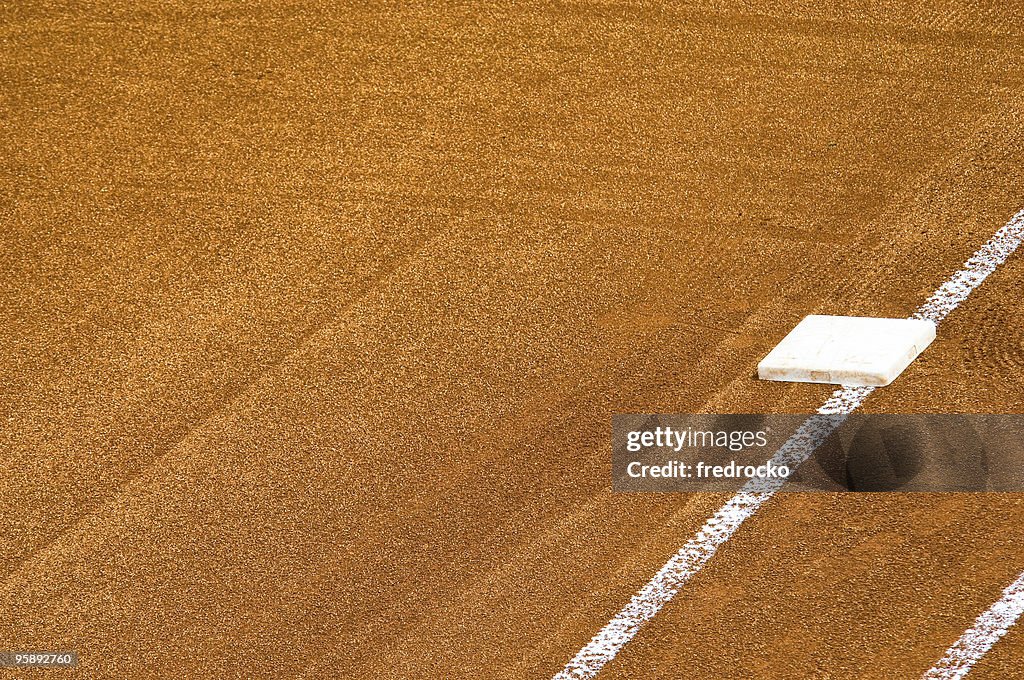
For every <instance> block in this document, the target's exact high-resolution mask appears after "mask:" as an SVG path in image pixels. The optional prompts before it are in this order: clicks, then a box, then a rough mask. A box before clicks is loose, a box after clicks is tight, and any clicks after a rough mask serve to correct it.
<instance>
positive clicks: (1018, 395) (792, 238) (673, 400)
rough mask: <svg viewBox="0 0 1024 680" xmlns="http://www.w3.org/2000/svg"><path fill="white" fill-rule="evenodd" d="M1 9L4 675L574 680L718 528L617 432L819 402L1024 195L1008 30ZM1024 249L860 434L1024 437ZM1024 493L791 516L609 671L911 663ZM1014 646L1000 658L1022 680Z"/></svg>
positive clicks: (865, 669)
mask: <svg viewBox="0 0 1024 680" xmlns="http://www.w3.org/2000/svg"><path fill="white" fill-rule="evenodd" d="M868 5H869V4H868V3H862V4H861V6H860V9H856V10H843V9H840V8H838V7H837V6H836V5H835V4H834V3H819V2H788V3H782V4H776V5H775V6H774V7H773V8H772V9H771V10H770V11H767V10H765V9H764V8H763V7H760V6H759V5H757V4H755V3H744V2H716V3H711V4H710V5H706V4H700V5H698V4H697V3H693V4H679V5H677V6H675V7H672V8H667V7H654V6H649V5H640V4H629V5H625V4H624V5H618V4H586V3H571V4H554V5H548V4H526V5H516V6H515V7H514V8H513V7H505V8H499V7H495V6H484V5H482V4H479V3H470V4H465V5H458V6H456V5H445V6H444V7H440V6H431V5H426V4H422V5H412V4H408V3H402V4H393V5H381V6H375V7H373V8H363V7H334V8H332V9H326V8H318V9H316V10H314V9H311V8H306V7H304V6H296V5H292V4H290V3H267V4H262V5H259V6H252V5H246V6H229V5H226V4H220V3H209V4H204V5H191V4H184V3H182V4H167V3H150V4H145V3H140V4H137V5H127V4H123V3H119V2H116V3H108V4H105V5H104V6H103V7H94V8H83V7H80V6H78V5H70V4H69V5H59V6H58V5H49V6H45V7H44V6H41V5H33V4H30V3H17V4H15V5H10V4H9V5H6V6H4V7H3V8H2V9H0V35H2V38H0V53H2V54H3V57H4V58H3V60H2V65H0V69H2V71H0V74H2V75H0V82H2V83H3V84H2V86H0V176H2V178H3V180H2V182H0V210H2V220H3V222H2V224H3V226H2V238H3V243H2V246H3V247H2V249H0V263H2V272H3V273H2V275H0V293H2V297H0V321H2V323H0V338H2V339H0V368H2V370H0V376H2V377H0V395H2V397H3V398H2V400H0V422H2V423H3V425H2V427H0V448H2V450H3V452H4V453H3V455H4V459H5V461H6V464H5V474H4V475H2V476H0V518H2V519H0V537H2V543H0V545H2V546H3V549H2V550H0V575H2V583H3V585H2V587H0V621H2V622H3V623H2V624H0V631H2V635H0V639H2V643H0V646H2V647H4V648H8V649H52V648H57V649H74V650H78V652H79V653H80V655H81V662H80V666H79V668H78V670H77V671H68V672H67V673H66V674H67V675H68V676H71V677H75V676H81V677H90V678H92V677H109V678H115V677H196V678H198V677H204V678H205V677H304V678H320V677H323V678H327V677H352V678H363V677H376V678H389V677H394V678H411V677H423V678H427V677H543V676H550V675H551V674H553V673H554V672H556V671H557V670H559V669H560V668H561V667H562V665H563V664H564V663H565V662H566V661H567V660H568V659H569V658H570V657H571V656H572V655H573V654H574V653H575V652H576V651H577V650H578V649H579V648H580V646H581V645H583V644H584V643H585V642H586V641H587V640H588V639H589V638H590V637H591V635H593V634H594V633H595V632H596V631H597V630H598V629H599V628H600V627H601V626H602V625H604V623H605V622H606V621H607V620H608V618H609V617H610V616H611V615H612V614H614V612H616V611H617V610H618V609H619V608H620V607H621V606H622V605H623V604H624V603H625V602H626V601H628V599H629V597H630V595H632V593H633V592H635V591H636V589H637V588H638V587H639V586H641V585H642V584H643V583H645V582H646V581H647V580H648V579H649V578H650V576H651V575H652V574H653V573H654V572H655V571H656V570H657V569H658V568H659V567H660V566H661V565H662V564H663V563H664V561H665V560H666V559H667V558H668V557H669V556H670V555H671V554H672V553H673V552H675V550H676V549H678V547H679V546H680V545H681V544H682V543H683V542H685V540H686V539H687V538H689V537H690V536H691V535H692V534H693V532H694V531H695V530H696V529H697V528H699V526H700V525H701V523H702V522H703V521H704V520H705V519H706V517H707V516H708V515H709V514H710V512H712V511H714V509H716V508H717V507H718V506H719V505H720V504H721V502H722V501H723V500H724V497H722V496H717V495H710V494H694V495H669V494H662V495H623V494H612V493H611V492H610V477H609V467H610V457H609V430H610V416H611V414H613V413H630V412H666V413H685V412H705V411H706V412H740V413H742V412H794V413H800V412H808V411H812V410H813V409H814V408H816V407H817V406H818V405H819V404H820V403H821V402H822V401H823V400H824V398H825V397H826V396H827V394H828V392H829V388H828V387H826V386H820V385H817V386H815V385H802V384H781V383H766V382H759V381H757V380H755V378H754V368H755V366H756V364H757V362H758V360H759V359H760V358H762V357H763V356H764V355H765V354H766V353H767V352H768V350H769V349H770V348H771V347H772V346H773V345H774V344H775V343H776V342H777V341H778V340H779V339H780V338H781V337H782V336H783V335H784V334H785V332H786V331H788V329H789V328H791V327H792V326H793V325H794V324H795V323H796V321H797V320H799V319H800V318H802V317H803V316H804V315H806V314H810V313H825V314H850V315H860V314H870V315H881V316H906V315H907V314H908V313H910V312H911V311H912V310H913V309H914V308H915V307H916V306H917V305H918V304H920V303H921V302H922V301H923V300H924V299H925V297H927V295H928V294H930V293H931V291H932V290H934V288H935V287H936V286H937V285H938V284H939V283H941V282H942V281H943V280H945V278H946V277H947V276H948V275H949V274H950V273H951V272H952V271H954V270H956V269H957V268H958V267H959V266H960V265H961V263H962V262H963V261H964V259H965V258H966V257H967V256H968V255H970V253H971V252H973V251H974V249H975V248H976V247H977V246H978V245H980V244H981V243H983V242H984V241H985V240H986V239H987V238H988V237H989V236H991V234H992V233H993V232H994V231H995V230H996V229H997V228H999V227H1000V226H1002V225H1003V224H1004V223H1005V222H1006V220H1007V219H1008V218H1009V217H1010V216H1011V215H1013V214H1014V213H1015V212H1017V211H1018V210H1019V209H1020V208H1022V207H1024V180H1022V176H1021V173H1020V168H1021V165H1022V160H1024V158H1022V155H1024V151H1022V150H1024V127H1022V123H1024V99H1022V97H1021V95H1020V92H1021V86H1022V84H1024V73H1022V71H1021V67H1022V62H1024V52H1022V48H1024V24H1022V23H1021V22H1022V20H1024V13H1022V11H1021V10H1020V9H1019V8H1017V7H1016V6H1013V5H1010V4H1004V3H996V2H992V3H985V4H984V5H983V6H979V5H978V4H977V3H966V2H964V3H942V4H936V5H935V6H934V7H933V8H931V9H928V10H927V11H922V10H911V9H909V7H904V6H902V5H898V4H895V3H889V2H884V3H883V2H878V3H870V7H869V6H868ZM1022 298H1024V258H1022V257H1021V256H1020V255H1017V256H1014V257H1012V258H1011V259H1010V260H1009V261H1008V262H1007V263H1006V264H1005V265H1004V266H1003V267H1001V268H1000V270H999V271H998V272H996V274H994V275H993V276H992V277H991V278H990V279H989V280H988V281H987V282H986V283H985V284H984V285H983V286H982V287H981V288H979V289H978V291H976V293H975V294H974V295H973V296H972V297H971V298H970V299H969V300H968V301H967V302H966V303H965V304H964V305H963V306H962V307H961V308H960V309H959V310H957V311H956V312H954V313H953V315H951V316H950V317H949V319H947V320H946V321H945V322H944V323H943V324H942V326H941V327H940V329H939V334H938V338H937V339H936V341H935V342H934V343H933V345H932V346H931V347H930V348H929V349H928V351H927V352H926V353H925V354H924V355H922V357H921V358H920V359H918V361H917V362H915V364H914V365H913V366H911V367H910V369H908V370H907V372H906V373H905V374H904V375H903V376H902V377H900V379H899V380H898V381H897V382H896V383H894V384H893V385H892V386H890V387H887V388H884V390H879V391H877V392H876V393H875V394H874V395H873V396H872V397H871V398H870V399H869V401H868V402H867V403H866V404H865V406H864V410H865V411H868V412H995V413H1006V412H1022V411H1024V370H1022V367H1024V340H1022V338H1024V319H1022V312H1021V306H1020V300H1021V299H1022ZM1022 520H1024V497H1022V496H1020V495H1013V494H1005V495H995V494H986V495H981V494H973V495H972V494H963V495H957V494H945V495H919V494H915V495H905V496H904V495H898V494H885V495H871V496H857V495H852V494H851V495H831V494H829V495H825V494H814V495H802V494H792V495H785V496H780V497H778V498H776V499H774V500H773V501H771V503H770V504H769V505H767V506H766V507H765V508H764V509H763V511H762V512H760V513H759V514H758V515H757V516H755V517H754V518H753V519H751V520H750V521H749V522H748V523H747V524H746V525H745V526H744V527H743V528H742V529H741V530H740V531H739V532H738V533H737V535H736V536H735V537H734V539H733V540H731V541H730V542H729V543H728V544H726V545H725V546H724V547H723V548H722V549H721V550H720V552H719V554H718V555H717V556H716V557H715V558H714V559H713V560H712V561H711V562H710V563H709V565H708V566H707V568H706V569H705V570H704V571H703V572H702V573H701V574H699V575H698V576H697V577H696V578H694V580H693V581H692V582H691V583H689V584H688V585H687V586H686V588H685V590H684V591H683V592H682V593H681V594H680V595H679V596H678V597H677V598H676V599H675V600H674V601H673V602H672V603H670V604H669V605H668V606H667V607H666V608H665V610H664V611H663V612H662V613H661V614H660V615H659V617H658V618H656V619H655V620H654V621H653V622H652V623H651V624H650V625H649V626H648V627H646V628H645V629H644V630H643V631H641V633H640V634H639V635H638V636H637V638H636V639H635V640H634V641H633V642H632V643H631V644H630V645H629V646H628V647H627V648H626V649H625V650H624V651H623V652H622V654H621V655H620V656H619V658H617V659H616V660H615V661H614V662H613V663H612V664H611V665H609V667H608V668H607V671H606V674H607V676H608V677H623V678H626V677H645V678H646V677H678V676H679V675H680V674H684V673H685V674H686V675H687V677H694V678H704V677H706V678H721V677H737V678H749V677H794V678H795V677H822V678H824V677H831V678H846V677H858V678H863V677H877V678H893V677H917V676H919V675H920V674H921V673H922V672H924V671H925V670H926V669H927V668H929V666H930V665H931V664H932V663H934V661H935V660H937V659H938V658H939V657H940V656H941V655H942V653H943V651H944V650H945V649H946V647H947V646H948V645H949V644H950V643H952V642H953V641H954V640H955V639H956V638H957V636H959V635H960V633H962V632H963V630H964V629H965V628H967V627H968V626H969V625H970V624H971V622H972V621H973V620H974V617H975V616H977V615H978V614H979V613H980V612H981V611H982V610H984V609H985V608H986V607H987V606H988V605H989V604H990V603H991V602H992V601H994V600H995V599H996V598H997V597H998V595H999V592H1000V590H1001V589H1002V588H1003V587H1005V586H1006V584H1008V583H1009V582H1010V581H1012V580H1013V578H1015V577H1016V575H1017V574H1018V573H1020V572H1021V571H1022V570H1024V550H1022V547H1021V546H1022V544H1024V543H1022V541H1024V521H1022ZM1022 653H1024V637H1022V634H1021V632H1020V631H1019V630H1014V631H1011V632H1010V634H1009V635H1008V636H1007V637H1006V638H1004V639H1003V640H1002V641H1001V642H1000V643H999V644H998V645H997V646H996V647H995V648H993V650H992V652H991V653H990V655H988V656H987V657H986V658H985V659H984V660H983V661H982V662H981V663H980V664H979V665H978V666H977V668H976V670H975V673H974V676H976V677H978V678H1008V677H1014V673H1017V672H1018V671H1019V668H1020V665H1021V662H1020V659H1021V655H1022Z"/></svg>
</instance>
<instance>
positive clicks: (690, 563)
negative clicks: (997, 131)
mask: <svg viewBox="0 0 1024 680" xmlns="http://www.w3.org/2000/svg"><path fill="white" fill-rule="evenodd" d="M1022 240H1024V210H1021V211H1020V212H1018V213H1017V214H1016V215H1014V216H1013V217H1012V218H1011V219H1010V221H1009V222H1007V224H1006V225H1005V226H1003V227H1002V228H1001V229H999V230H998V231H997V232H996V233H995V234H994V235H993V236H992V238H990V239H989V240H988V241H987V242H986V243H985V244H984V245H983V246H981V248H979V249H978V250H977V252H975V253H974V255H972V256H971V257H970V259H968V260H967V262H965V263H964V266H963V267H962V268H961V269H960V270H958V271H957V272H956V273H954V274H953V275H952V276H950V277H949V279H948V280H946V282H945V283H943V284H942V285H941V286H939V288H938V289H936V291H935V292H934V293H933V294H932V295H931V296H930V297H929V298H928V299H927V300H926V301H925V303H924V304H923V305H921V306H920V307H919V308H918V309H917V311H915V312H914V314H913V315H912V316H911V318H914V319H928V320H930V321H933V322H935V323H936V324H937V323H939V322H940V321H941V320H942V319H944V318H946V316H948V315H949V313H950V312H952V311H953V310H954V309H956V308H957V307H958V306H959V305H960V303H962V302H963V301H964V300H966V299H967V297H968V296H969V295H970V294H971V292H972V291H973V290H974V289H975V288H977V287H978V286H980V285H981V283H982V282H983V281H984V280H985V279H986V278H987V277H988V275H989V274H991V273H992V272H994V271H995V270H996V268H997V267H998V266H999V265H1001V264H1002V263H1003V262H1005V261H1006V259H1007V258H1008V257H1009V256H1010V255H1011V254H1012V253H1013V251H1015V250H1016V249H1017V247H1018V246H1019V245H1020V244H1021V241H1022ZM873 391H874V388H873V387H846V388H843V389H839V390H836V391H835V392H833V393H832V396H831V397H830V398H829V399H828V400H827V401H825V403H824V404H822V405H821V407H820V408H819V409H818V411H817V413H818V415H815V416H811V417H810V418H808V419H807V420H806V421H805V422H804V424H803V425H801V426H800V428H798V429H797V431H796V433H795V434H794V435H793V436H792V437H790V438H789V440H787V441H786V443H785V444H783V445H782V446H781V447H780V448H779V450H778V451H777V452H776V453H775V455H774V456H772V460H773V461H779V462H781V461H785V462H786V463H787V464H788V465H789V466H790V469H794V468H795V467H796V465H799V464H800V463H801V462H803V461H804V460H806V459H807V458H808V457H809V456H810V455H811V453H813V451H814V448H816V446H817V443H818V442H820V441H822V440H823V439H824V438H825V437H827V436H828V434H829V433H831V432H832V430H833V429H835V428H836V427H838V426H839V424H840V423H841V422H842V419H843V417H844V416H845V415H847V414H849V413H852V412H853V411H855V410H856V409H857V408H859V407H860V405H861V404H862V403H863V402H864V400H865V399H867V397H868V396H869V395H870V394H871V393H872V392H873ZM830 416H831V417H830ZM783 482H784V480H778V483H777V484H774V483H768V484H766V483H765V482H764V481H760V480H757V481H756V483H754V482H753V481H752V483H748V484H747V485H746V486H744V487H743V488H742V489H741V490H740V491H739V492H738V493H737V494H736V495H735V496H733V497H732V498H731V499H729V501H728V502H726V504H725V505H723V506H722V507H721V508H719V509H718V511H717V512H715V514H714V515H712V516H711V518H710V519H708V520H707V521H706V522H705V523H704V526H703V527H701V529H700V530H699V531H698V532H697V534H696V535H695V536H694V537H693V538H691V539H690V540H689V541H687V542H686V545H684V546H683V547H682V548H681V549H680V550H679V551H678V552H677V553H676V554H675V555H673V556H672V557H671V559H669V561H668V562H666V563H665V565H664V566H663V567H662V568H661V569H659V570H658V573H657V574H655V575H654V578H652V579H651V580H650V581H649V582H648V583H647V585H645V586H644V587H643V588H641V589H640V591H639V592H637V593H636V594H635V595H634V596H633V597H632V598H631V599H630V601H629V603H628V604H627V605H626V606H625V607H623V608H622V609H621V610H620V611H619V612H618V613H617V614H616V615H615V616H614V617H612V619H611V621H609V622H608V623H607V624H605V626H604V628H602V629H601V630H600V631H598V633H597V634H596V635H595V636H594V637H593V638H591V640H590V642H588V643H587V644H586V645H585V646H584V647H583V648H582V649H581V650H580V651H579V652H578V653H577V654H576V656H574V657H573V658H572V659H571V660H570V661H569V663H567V664H566V665H565V668H563V669H562V670H561V671H560V672H558V673H557V674H555V676H554V680H579V679H583V678H593V677H594V676H596V675H597V674H598V673H599V672H600V671H601V669H602V668H604V666H605V665H606V664H607V663H608V662H609V661H611V660H612V659H614V658H615V656H616V655H617V654H618V653H619V650H621V649H622V648H623V647H624V646H625V645H626V644H627V643H628V642H629V641H630V640H632V639H633V637H634V636H635V635H636V633H637V631H638V630H640V627H641V626H643V625H644V624H645V623H647V622H648V621H650V620H651V619H652V618H654V616H655V615H656V614H657V613H658V612H659V611H661V608H662V607H664V606H665V605H666V604H668V602H669V601H670V600H671V599H672V598H673V597H675V595H676V593H677V592H679V590H680V589H681V588H682V587H683V585H685V584H686V582H687V581H689V580H690V578H691V577H692V576H693V575H694V574H696V573H697V572H698V571H700V569H701V568H702V567H703V566H704V564H705V563H706V562H707V561H708V560H710V559H711V557H712V556H713V555H714V554H715V552H716V551H717V550H718V548H719V547H720V546H721V545H722V544H724V543H725V542H726V541H728V540H729V538H730V537H731V536H732V535H733V534H734V533H735V532H736V530H737V529H739V527H740V526H741V525H742V524H743V522H745V521H746V520H747V519H748V518H750V517H751V516H753V515H754V513H756V512H757V511H758V509H760V507H761V506H762V505H764V504H765V503H766V502H767V501H768V500H769V499H770V498H771V497H772V496H773V495H774V494H775V492H776V491H777V490H778V488H779V487H781V486H782V483H783ZM1022 579H1024V575H1022V577H1021V579H1018V581H1017V582H1015V583H1014V585H1013V586H1011V587H1010V588H1009V589H1007V592H1010V591H1011V589H1013V588H1015V587H1016V590H1014V591H1013V592H1014V593H1016V595H1015V596H1014V597H1016V600H1014V602H1015V606H1016V613H1015V614H1013V615H1012V616H1007V615H1006V611H1005V610H1006V607H1007V605H1004V604H1001V603H1002V602H1004V600H1005V599H1006V598H1005V597H1004V600H1000V602H999V603H996V605H993V608H996V607H998V612H997V613H996V614H994V615H992V616H991V617H990V618H989V619H986V622H985V624H984V625H985V626H986V627H984V628H983V629H982V630H981V632H979V634H977V635H975V636H974V637H972V638H971V639H970V640H968V643H969V644H970V647H969V648H968V647H964V651H963V652H959V651H958V653H960V654H961V655H962V656H963V657H964V658H965V659H969V660H970V664H973V663H974V661H976V660H977V659H978V658H981V656H982V655H983V654H984V653H985V652H986V651H987V650H988V648H989V647H991V646H992V644H994V643H995V641H996V640H998V639H999V637H1000V636H1001V635H1002V634H1003V633H1005V631H1006V630H1007V629H1008V628H1009V627H1010V626H1012V625H1013V623H1014V621H1016V619H1017V616H1019V615H1020V610H1021V609H1022V608H1024V584H1022ZM990 611H991V610H990ZM988 613H989V612H986V614H988ZM986 614H983V615H982V617H979V619H978V621H979V622H980V621H981V618H983V617H985V616H986ZM990 620H991V621H992V622H993V624H992V625H991V626H990V625H989V621H990ZM975 627H976V628H977V624H976V626H975ZM972 630H974V629H972ZM970 634H971V631H968V633H966V634H965V637H967V636H968V635H970ZM963 640H964V638H961V642H962V641H963ZM961 642H958V643H957V645H960V644H961ZM957 645H954V647H951V648H950V652H947V657H948V656H949V655H950V653H952V652H953V651H954V649H957V650H959V648H958V647H957ZM970 664H968V665H967V666H966V668H965V670H964V671H963V673H964V674H965V673H966V672H967V670H968V669H969V668H970ZM933 677H941V678H959V677H962V675H938V676H933Z"/></svg>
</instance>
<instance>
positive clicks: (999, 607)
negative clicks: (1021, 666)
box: [924, 573, 1024, 680]
mask: <svg viewBox="0 0 1024 680" xmlns="http://www.w3.org/2000/svg"><path fill="white" fill-rule="evenodd" d="M1021 613H1024V573H1022V574H1021V575H1020V576H1018V577H1017V580H1016V581H1014V582H1013V583H1011V584H1010V585H1008V586H1007V587H1006V588H1005V589H1004V590H1003V596H1002V597H1000V598H999V599H998V600H996V601H995V603H993V605H992V606H991V607H989V608H988V609H987V610H985V611H984V612H983V613H982V614H981V616H979V617H978V618H977V619H975V620H974V625H973V626H971V627H970V628H968V629H967V630H966V631H965V632H964V634H963V635H961V636H960V639H959V640H957V641H956V642H954V643H953V645H952V646H951V647H950V648H949V649H947V650H946V654H945V655H944V656H943V657H942V658H941V659H939V661H938V662H937V663H936V664H935V665H934V666H932V668H931V669H930V670H928V672H926V673H925V674H924V678H927V679H928V680H959V678H962V677H964V676H965V675H967V674H968V673H970V672H971V668H973V667H974V664H975V663H977V661H978V659H980V658H981V657H983V656H985V653H986V652H988V650H989V649H991V648H992V645H994V644H995V643H996V642H998V641H999V638H1001V637H1003V636H1004V635H1006V631H1008V630H1010V628H1012V627H1013V624H1015V623H1016V622H1017V619H1019V618H1020V615H1021Z"/></svg>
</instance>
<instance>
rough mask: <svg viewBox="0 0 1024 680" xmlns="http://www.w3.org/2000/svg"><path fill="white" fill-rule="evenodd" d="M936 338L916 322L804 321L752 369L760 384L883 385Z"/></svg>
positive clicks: (852, 318)
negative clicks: (778, 382) (774, 382)
mask: <svg viewBox="0 0 1024 680" xmlns="http://www.w3.org/2000/svg"><path fill="white" fill-rule="evenodd" d="M934 339H935V324H934V323H932V322H931V321H924V320H921V319H879V318H875V317H866V316H822V315H819V314H812V315H810V316H806V317H804V319H803V321H801V322H800V323H798V324H797V325H796V328H794V329H793V330H791V331H790V332H789V335H787V336H786V337H785V338H783V339H782V342H780V343H779V344H778V345H777V346H776V347H775V349H773V350H772V351H771V352H769V353H768V356H766V357H765V358H764V359H762V360H761V363H759V364H758V365H757V377H758V378H761V379H762V380H785V381H790V382H812V383H833V384H836V385H850V386H867V385H888V384H889V383H891V382H892V381H893V380H895V379H896V376H898V375H899V374H900V373H902V372H903V369H905V368H906V367H907V366H909V365H910V362H912V361H913V360H914V359H916V358H917V355H918V354H920V353H921V352H923V351H924V349H925V347H927V346H928V345H930V344H931V342H932V340H934Z"/></svg>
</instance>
